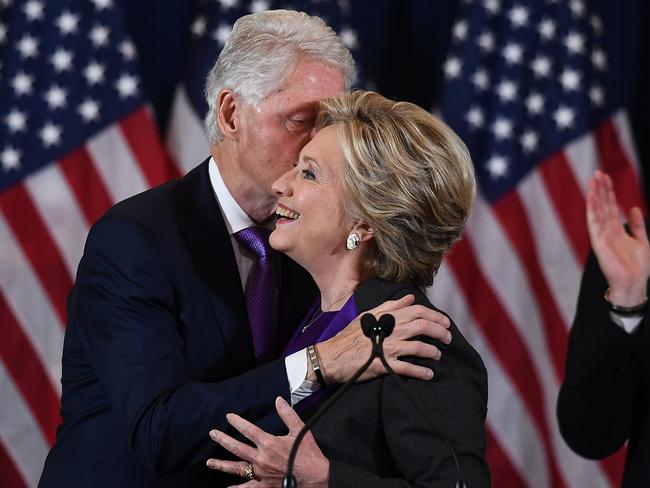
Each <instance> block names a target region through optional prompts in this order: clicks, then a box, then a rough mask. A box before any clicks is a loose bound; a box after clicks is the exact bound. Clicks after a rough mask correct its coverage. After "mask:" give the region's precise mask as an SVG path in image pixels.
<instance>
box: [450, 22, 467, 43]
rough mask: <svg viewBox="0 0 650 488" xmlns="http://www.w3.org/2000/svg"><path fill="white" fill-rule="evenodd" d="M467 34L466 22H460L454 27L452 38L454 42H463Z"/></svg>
mask: <svg viewBox="0 0 650 488" xmlns="http://www.w3.org/2000/svg"><path fill="white" fill-rule="evenodd" d="M468 32H469V29H468V27H467V22H465V21H464V20H461V21H459V22H456V25H454V29H453V34H452V35H453V36H454V38H455V39H456V40H458V41H464V40H465V39H467V33H468Z"/></svg>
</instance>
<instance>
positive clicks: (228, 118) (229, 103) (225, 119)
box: [215, 89, 239, 140]
mask: <svg viewBox="0 0 650 488" xmlns="http://www.w3.org/2000/svg"><path fill="white" fill-rule="evenodd" d="M238 104H239V102H238V100H237V99H236V98H235V95H234V93H233V92H231V91H230V90H228V89H224V90H221V91H220V92H219V95H217V107H216V109H215V110H216V111H217V124H218V126H219V130H220V131H221V133H222V134H223V136H224V137H225V138H226V139H232V140H237V138H238V134H237V129H238V128H239V110H238V108H239V107H238Z"/></svg>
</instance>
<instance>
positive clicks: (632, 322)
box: [609, 312, 644, 334]
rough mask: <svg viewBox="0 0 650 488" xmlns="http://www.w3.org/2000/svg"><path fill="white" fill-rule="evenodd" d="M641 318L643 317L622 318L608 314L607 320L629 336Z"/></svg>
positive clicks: (614, 314)
mask: <svg viewBox="0 0 650 488" xmlns="http://www.w3.org/2000/svg"><path fill="white" fill-rule="evenodd" d="M643 317H644V315H639V316H638V317H623V316H621V315H618V314H617V313H614V312H609V318H610V319H612V322H614V323H615V324H616V325H618V326H619V327H620V328H621V329H623V330H624V331H625V332H627V333H628V334H631V333H632V332H634V331H635V330H636V328H637V327H638V326H639V324H640V323H641V321H642V320H643Z"/></svg>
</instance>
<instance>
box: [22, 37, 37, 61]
mask: <svg viewBox="0 0 650 488" xmlns="http://www.w3.org/2000/svg"><path fill="white" fill-rule="evenodd" d="M18 52H19V53H20V55H21V56H22V57H23V58H25V59H28V58H34V57H36V56H38V40H37V39H36V38H35V37H32V36H30V35H29V34H25V35H24V36H23V37H22V38H21V39H20V41H18Z"/></svg>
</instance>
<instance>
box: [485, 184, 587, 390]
mask: <svg viewBox="0 0 650 488" xmlns="http://www.w3.org/2000/svg"><path fill="white" fill-rule="evenodd" d="M492 209H493V210H494V213H495V215H496V216H497V218H498V219H499V221H500V222H501V226H502V227H503V229H504V230H505V232H506V233H507V235H508V238H509V240H510V242H511V243H512V245H513V246H514V248H515V250H516V252H517V254H518V255H519V259H520V261H521V264H522V266H523V267H524V269H525V270H526V274H527V276H528V282H529V284H530V287H531V289H532V290H533V293H534V294H535V298H536V301H537V304H538V307H537V308H538V310H539V313H540V315H541V317H542V320H543V322H544V336H545V338H546V343H547V346H548V350H549V352H550V354H551V357H552V359H553V366H554V368H555V373H556V379H557V380H558V381H559V380H561V379H562V378H563V377H564V361H565V360H566V347H567V341H568V340H569V334H568V324H565V323H564V320H563V319H562V316H561V315H560V312H559V310H558V308H557V304H556V303H555V301H554V300H553V297H552V295H551V292H550V290H549V287H548V284H547V283H546V278H545V277H544V273H543V272H542V269H541V267H540V264H539V258H538V256H537V250H536V247H535V243H534V241H533V237H532V231H531V229H530V224H529V222H528V217H527V215H526V211H525V210H524V207H523V205H522V203H521V200H520V199H519V196H518V195H517V194H516V193H515V192H509V193H506V194H505V195H504V196H503V197H502V198H501V199H500V200H499V201H498V202H496V203H494V204H493V205H492ZM582 220H584V217H583V218H582V219H581V221H582Z"/></svg>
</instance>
